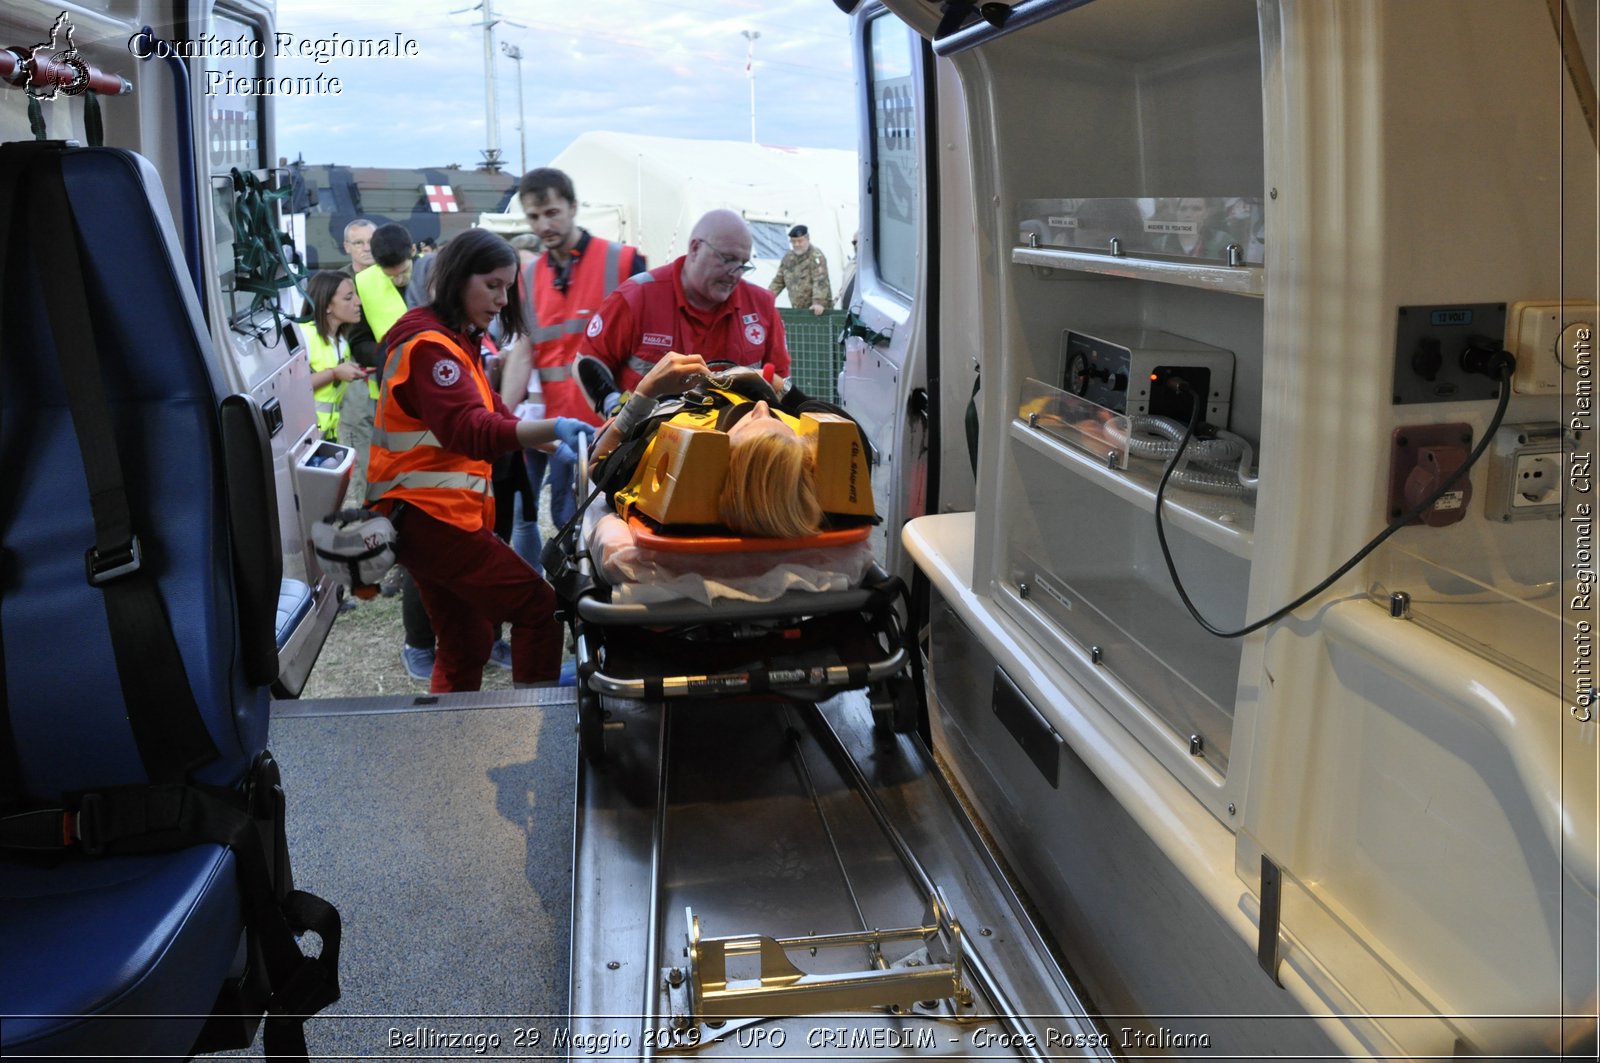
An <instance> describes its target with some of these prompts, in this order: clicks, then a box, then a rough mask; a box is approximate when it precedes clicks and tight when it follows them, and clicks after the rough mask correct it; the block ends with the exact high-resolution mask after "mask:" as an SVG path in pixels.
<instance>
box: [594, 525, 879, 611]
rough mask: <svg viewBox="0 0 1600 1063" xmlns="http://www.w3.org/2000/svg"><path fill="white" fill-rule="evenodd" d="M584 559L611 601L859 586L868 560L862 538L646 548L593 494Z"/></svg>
mask: <svg viewBox="0 0 1600 1063" xmlns="http://www.w3.org/2000/svg"><path fill="white" fill-rule="evenodd" d="M584 529H585V532H586V533H587V535H588V542H589V557H590V559H591V560H592V561H593V562H594V565H595V568H596V571H598V572H599V573H600V575H601V577H602V578H603V579H604V580H605V581H606V582H607V583H608V584H610V585H611V600H612V601H613V602H616V603H618V604H648V603H651V602H667V601H678V600H681V599H685V598H687V599H689V600H691V601H696V602H700V603H701V604H704V605H712V604H715V602H716V600H717V599H719V598H720V599H732V600H735V601H745V602H770V601H772V600H773V599H775V598H778V597H780V596H782V595H783V594H784V593H786V592H788V591H794V590H800V591H842V590H848V589H849V588H851V587H855V586H859V585H860V583H861V579H862V577H863V576H864V575H866V571H867V569H868V568H869V567H870V566H871V565H872V545H871V543H870V542H869V541H863V542H859V543H851V544H849V545H846V546H830V547H823V548H818V549H809V550H771V551H767V550H752V551H750V552H749V553H738V554H690V553H679V552H676V551H667V550H652V549H649V548H647V547H641V546H639V545H637V544H636V543H635V542H634V538H633V532H632V530H631V529H629V527H628V525H627V524H626V523H625V522H624V521H623V520H622V519H621V518H619V517H618V516H617V515H616V514H615V513H612V512H611V511H610V507H608V506H605V505H604V503H603V502H602V501H600V500H597V501H596V504H595V505H594V506H591V507H590V509H589V512H588V513H586V514H585V515H584Z"/></svg>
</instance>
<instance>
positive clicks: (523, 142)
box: [500, 41, 528, 173]
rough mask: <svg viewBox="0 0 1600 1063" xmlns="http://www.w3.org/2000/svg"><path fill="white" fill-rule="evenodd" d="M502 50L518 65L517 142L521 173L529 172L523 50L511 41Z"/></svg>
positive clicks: (503, 45) (503, 44) (504, 44)
mask: <svg viewBox="0 0 1600 1063" xmlns="http://www.w3.org/2000/svg"><path fill="white" fill-rule="evenodd" d="M500 50H501V51H502V52H504V53H505V56H506V58H507V59H509V60H511V61H512V62H513V63H516V64H517V142H518V148H519V149H520V151H521V158H522V169H521V170H520V171H518V172H519V173H527V172H528V125H527V119H526V118H525V117H524V114H525V112H524V111H523V109H522V49H521V48H518V47H517V46H516V45H514V44H511V43H510V42H509V41H508V42H504V43H502V44H501V45H500Z"/></svg>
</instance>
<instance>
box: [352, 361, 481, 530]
mask: <svg viewBox="0 0 1600 1063" xmlns="http://www.w3.org/2000/svg"><path fill="white" fill-rule="evenodd" d="M422 340H432V341H433V342H434V343H437V344H439V345H440V346H441V347H444V348H445V349H446V350H447V351H449V352H450V355H451V357H452V358H454V359H455V360H456V361H457V362H458V363H460V365H461V371H462V372H463V373H465V374H466V375H467V377H468V379H470V380H471V381H472V383H473V384H474V385H475V386H476V387H477V389H478V395H479V396H480V397H481V398H482V399H483V404H484V406H485V407H486V408H488V409H491V410H492V409H494V393H493V392H492V391H491V390H490V388H489V381H488V379H487V378H486V377H485V376H484V375H483V371H482V370H481V369H480V368H478V359H477V358H475V357H473V356H471V355H469V354H468V353H467V352H466V351H464V350H463V349H462V348H461V345H460V344H459V343H457V342H456V341H455V340H454V339H452V338H451V337H450V336H448V335H446V334H444V333H443V332H439V331H436V330H430V331H427V332H419V333H417V334H416V335H415V336H413V337H411V338H410V339H409V340H407V341H406V342H405V343H403V344H401V345H400V347H399V348H397V349H396V350H394V351H392V352H390V354H389V360H388V361H387V362H386V363H385V364H384V367H383V395H382V396H381V398H380V399H379V401H378V412H377V415H376V417H375V419H374V421H373V425H372V451H371V456H370V457H369V459H368V467H367V502H368V504H369V505H370V504H371V503H374V502H379V501H383V502H390V503H394V502H408V503H410V504H411V505H413V506H416V507H417V508H418V509H420V510H423V511H424V512H426V513H427V514H428V515H429V516H430V517H433V518H435V519H436V520H441V521H443V522H444V523H446V524H451V525H454V526H455V527H457V528H460V529H461V530H462V531H469V532H472V531H477V530H478V529H479V528H492V527H494V492H493V491H491V490H490V480H491V477H492V475H493V474H492V470H491V468H490V463H489V462H487V461H480V460H478V459H476V458H469V457H467V456H466V455H464V454H458V453H456V452H455V451H453V450H446V449H445V448H444V447H442V446H440V445H439V439H438V437H437V436H435V435H434V434H433V432H432V431H431V430H430V429H429V428H428V426H427V425H426V424H424V423H423V422H422V421H420V420H418V419H417V418H416V417H413V416H412V415H411V414H409V413H407V412H406V411H405V410H404V409H402V408H401V406H400V403H399V401H398V400H397V399H396V398H395V395H394V389H395V388H397V387H399V386H400V385H401V384H404V383H405V382H406V381H407V380H408V379H410V377H411V351H412V349H413V348H414V347H415V346H416V344H417V343H418V342H420V341H422Z"/></svg>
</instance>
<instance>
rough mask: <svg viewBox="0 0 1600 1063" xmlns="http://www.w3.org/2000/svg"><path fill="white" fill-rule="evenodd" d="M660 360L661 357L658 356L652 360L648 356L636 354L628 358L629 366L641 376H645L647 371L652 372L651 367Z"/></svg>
mask: <svg viewBox="0 0 1600 1063" xmlns="http://www.w3.org/2000/svg"><path fill="white" fill-rule="evenodd" d="M660 360H661V359H659V358H657V359H656V360H655V361H651V360H649V359H648V358H642V357H640V356H639V355H637V354H636V355H634V356H633V357H632V358H629V359H628V368H629V369H632V370H633V371H634V372H635V373H638V374H639V375H640V376H644V375H645V374H646V373H648V372H650V370H651V368H652V367H653V366H654V365H655V364H656V362H659V361H660Z"/></svg>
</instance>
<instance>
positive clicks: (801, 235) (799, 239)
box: [767, 225, 833, 314]
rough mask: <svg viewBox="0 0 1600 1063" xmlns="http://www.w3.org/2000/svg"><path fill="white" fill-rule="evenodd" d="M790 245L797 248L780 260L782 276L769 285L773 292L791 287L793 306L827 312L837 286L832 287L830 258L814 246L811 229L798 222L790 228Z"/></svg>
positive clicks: (779, 274) (821, 312)
mask: <svg viewBox="0 0 1600 1063" xmlns="http://www.w3.org/2000/svg"><path fill="white" fill-rule="evenodd" d="M789 246H790V247H792V248H794V250H793V251H790V252H789V253H788V254H787V255H784V256H783V261H782V262H780V263H778V275H777V276H776V277H773V278H772V283H771V284H769V285H767V288H768V289H769V290H771V292H772V294H773V295H777V294H778V293H779V292H781V291H783V289H784V288H785V287H787V288H788V289H789V305H790V306H793V307H795V308H796V309H801V310H803V309H805V308H806V307H808V306H809V307H810V308H811V312H812V313H813V314H823V313H826V312H827V311H828V310H829V309H830V308H832V306H833V289H832V288H830V287H829V286H828V260H827V259H826V258H824V257H823V254H822V252H821V251H819V250H817V249H816V248H814V247H812V246H811V230H809V229H807V228H806V227H805V226H804V225H796V226H795V227H794V228H793V229H790V230H789Z"/></svg>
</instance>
